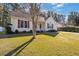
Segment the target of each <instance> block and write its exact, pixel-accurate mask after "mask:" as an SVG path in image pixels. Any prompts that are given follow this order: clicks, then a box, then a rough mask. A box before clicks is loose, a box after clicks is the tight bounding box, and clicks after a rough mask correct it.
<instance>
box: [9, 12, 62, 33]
mask: <svg viewBox="0 0 79 59" xmlns="http://www.w3.org/2000/svg"><path fill="white" fill-rule="evenodd" d="M10 15H11V24H12V25H11V30H12V31H13V32H15V31H16V30H18V31H19V32H22V31H27V32H28V31H30V30H32V20H31V18H30V16H29V15H27V14H23V13H22V12H20V11H12V12H10ZM60 26H62V25H61V24H59V23H57V22H56V21H55V20H54V18H53V17H52V16H50V17H49V18H47V19H45V18H44V17H42V16H39V17H38V21H37V29H36V30H37V31H49V30H57V28H58V27H60Z"/></svg>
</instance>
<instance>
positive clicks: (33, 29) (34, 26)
mask: <svg viewBox="0 0 79 59" xmlns="http://www.w3.org/2000/svg"><path fill="white" fill-rule="evenodd" d="M32 32H33V38H34V39H35V38H36V25H35V18H34V17H32Z"/></svg>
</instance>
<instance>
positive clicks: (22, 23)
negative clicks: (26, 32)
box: [21, 20, 23, 28]
mask: <svg viewBox="0 0 79 59" xmlns="http://www.w3.org/2000/svg"><path fill="white" fill-rule="evenodd" d="M21 28H23V21H22V20H21Z"/></svg>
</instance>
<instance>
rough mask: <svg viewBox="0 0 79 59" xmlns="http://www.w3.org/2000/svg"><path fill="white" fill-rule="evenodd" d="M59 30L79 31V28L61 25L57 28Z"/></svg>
mask: <svg viewBox="0 0 79 59" xmlns="http://www.w3.org/2000/svg"><path fill="white" fill-rule="evenodd" d="M58 30H59V31H67V32H79V28H76V27H63V28H58Z"/></svg>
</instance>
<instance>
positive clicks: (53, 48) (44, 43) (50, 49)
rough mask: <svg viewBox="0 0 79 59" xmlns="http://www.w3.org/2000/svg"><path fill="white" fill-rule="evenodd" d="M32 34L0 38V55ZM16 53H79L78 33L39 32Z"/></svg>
mask: <svg viewBox="0 0 79 59" xmlns="http://www.w3.org/2000/svg"><path fill="white" fill-rule="evenodd" d="M31 37H32V36H24V37H16V38H8V39H7V38H6V39H0V55H5V54H6V53H8V52H9V51H11V50H13V49H14V48H16V47H18V46H20V45H21V44H22V43H24V42H26V41H28V40H30V39H31ZM17 55H19V56H20V55H21V56H23V55H25V56H29V55H30V56H63V55H65V56H67V55H68V56H71V55H79V34H75V33H69V32H59V34H57V35H56V36H51V35H45V34H39V35H37V36H36V39H34V40H33V41H32V42H31V43H29V45H28V46H26V47H25V48H24V49H23V50H22V51H20V52H19V53H18V54H17Z"/></svg>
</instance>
